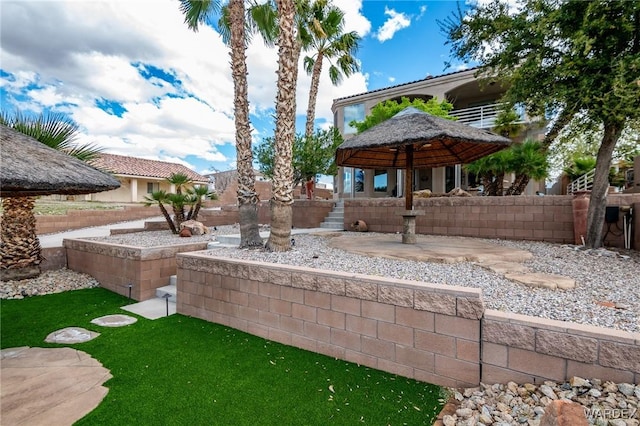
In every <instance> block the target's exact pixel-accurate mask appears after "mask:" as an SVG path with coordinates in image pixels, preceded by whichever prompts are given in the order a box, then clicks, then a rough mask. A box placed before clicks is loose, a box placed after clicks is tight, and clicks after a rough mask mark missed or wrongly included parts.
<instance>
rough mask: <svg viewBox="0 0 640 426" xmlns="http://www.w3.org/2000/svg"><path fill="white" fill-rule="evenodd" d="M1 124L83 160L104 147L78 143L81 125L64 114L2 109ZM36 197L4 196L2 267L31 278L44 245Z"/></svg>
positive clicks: (0, 240)
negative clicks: (34, 114)
mask: <svg viewBox="0 0 640 426" xmlns="http://www.w3.org/2000/svg"><path fill="white" fill-rule="evenodd" d="M0 124H3V125H5V126H7V127H11V128H13V129H15V130H17V131H19V132H21V133H24V134H25V135H28V136H31V137H33V138H34V139H36V140H38V141H40V142H42V143H43V144H45V145H47V146H49V147H51V148H53V149H56V150H59V151H62V152H65V153H67V154H69V155H71V156H73V157H75V158H78V159H80V160H83V161H87V162H90V161H91V160H94V159H95V158H96V157H97V156H98V155H99V154H100V152H101V151H102V149H100V148H98V147H97V146H96V145H94V144H83V145H82V144H81V145H78V144H76V143H75V141H76V139H77V135H78V130H79V127H78V125H77V124H76V123H75V122H74V121H73V120H72V119H71V118H69V117H68V116H66V115H64V114H59V113H51V112H48V113H42V114H40V115H39V116H37V117H29V116H27V115H24V114H22V113H20V112H17V113H15V114H13V115H10V114H7V113H2V114H0ZM35 200H36V198H35V197H5V198H3V199H2V209H3V214H2V230H1V231H0V260H1V267H2V269H3V270H9V269H11V270H13V271H12V272H13V273H12V274H11V275H12V276H13V277H15V278H31V277H35V276H38V275H39V274H40V263H41V262H42V248H41V247H40V240H38V235H37V234H36V218H35V216H34V214H33V207H34V206H35ZM18 237H19V238H18ZM18 271H20V272H18Z"/></svg>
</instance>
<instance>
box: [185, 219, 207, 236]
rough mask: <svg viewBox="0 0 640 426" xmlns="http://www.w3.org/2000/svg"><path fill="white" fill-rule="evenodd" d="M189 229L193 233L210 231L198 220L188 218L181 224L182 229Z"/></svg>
mask: <svg viewBox="0 0 640 426" xmlns="http://www.w3.org/2000/svg"><path fill="white" fill-rule="evenodd" d="M183 229H188V230H189V231H191V235H204V234H208V233H209V228H207V227H206V226H204V225H203V224H202V222H198V221H197V220H186V221H184V222H182V223H181V224H180V230H181V231H182V230H183Z"/></svg>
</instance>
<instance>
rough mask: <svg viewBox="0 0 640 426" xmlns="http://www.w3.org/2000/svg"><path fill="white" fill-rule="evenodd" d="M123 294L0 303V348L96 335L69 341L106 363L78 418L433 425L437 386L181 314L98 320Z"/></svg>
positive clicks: (95, 421) (81, 293) (80, 293)
mask: <svg viewBox="0 0 640 426" xmlns="http://www.w3.org/2000/svg"><path fill="white" fill-rule="evenodd" d="M129 302H130V301H129V300H127V299H126V298H124V297H122V296H120V295H117V294H115V293H112V292H110V291H107V290H104V289H101V288H95V289H87V290H77V291H69V292H65V293H59V294H54V295H48V296H37V297H31V298H28V299H22V300H2V301H1V302H0V319H1V325H2V326H1V333H0V336H1V339H0V344H1V346H2V348H10V347H17V346H31V347H62V346H65V345H58V344H48V343H45V342H44V339H45V337H46V336H47V335H48V334H49V333H51V332H52V331H55V330H58V329H61V328H64V327H70V326H77V327H84V328H86V329H89V330H94V331H97V332H99V333H101V335H100V336H99V337H98V338H96V339H94V340H92V341H89V342H85V343H80V344H75V345H68V346H71V347H74V348H76V349H79V350H82V351H85V352H87V353H89V354H91V356H92V357H93V358H96V359H97V360H99V361H100V362H101V363H102V364H103V365H104V366H105V368H107V369H109V370H110V371H111V374H112V375H113V378H112V379H110V380H109V381H108V382H106V383H105V386H106V387H108V388H109V393H108V394H107V396H106V397H105V398H104V400H103V401H102V403H101V404H100V405H99V406H98V407H97V408H96V409H95V410H94V411H92V412H91V413H89V414H88V415H87V416H86V417H84V418H83V419H81V420H80V421H78V422H77V423H76V424H78V425H101V426H102V425H118V426H122V425H133V424H135V425H190V426H198V425H215V424H219V425H325V424H338V425H351V424H361V423H363V424H370V425H387V424H392V425H400V424H410V425H418V424H426V425H430V424H432V423H433V421H434V419H435V417H436V416H437V414H438V412H439V411H440V409H441V408H442V391H441V388H439V387H438V386H434V385H430V384H426V383H421V382H417V381H415V380H410V379H407V378H404V377H400V376H395V375H393V374H389V373H384V372H382V371H379V370H373V369H370V368H366V367H362V366H358V365H356V364H353V363H349V362H345V361H340V360H336V359H333V358H330V357H326V356H324V355H319V354H315V353H312V352H308V351H305V350H301V349H297V348H294V347H290V346H285V345H281V344H279V343H275V342H271V341H268V340H265V339H262V338H259V337H256V336H252V335H250V334H246V333H243V332H241V331H238V330H234V329H231V328H228V327H224V326H221V325H217V324H213V323H209V322H206V321H202V320H199V319H196V318H191V317H186V316H183V315H172V316H170V317H166V318H161V319H157V320H154V321H151V320H147V319H145V318H142V317H139V318H138V322H136V323H135V324H132V325H129V326H126V327H119V328H110V327H100V326H97V325H94V324H91V323H90V321H91V320H92V319H94V318H97V317H99V316H103V315H108V314H117V313H125V314H129V313H128V312H125V311H122V310H120V309H119V308H120V306H124V305H127V304H128V303H129Z"/></svg>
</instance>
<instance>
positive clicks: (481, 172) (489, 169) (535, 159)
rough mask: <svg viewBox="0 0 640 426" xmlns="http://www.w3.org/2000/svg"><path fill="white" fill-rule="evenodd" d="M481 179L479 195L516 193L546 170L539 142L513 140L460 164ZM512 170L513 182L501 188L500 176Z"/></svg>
mask: <svg viewBox="0 0 640 426" xmlns="http://www.w3.org/2000/svg"><path fill="white" fill-rule="evenodd" d="M464 167H465V169H466V170H467V171H468V172H470V173H473V174H475V175H476V176H478V177H479V178H480V180H481V182H482V186H483V192H482V194H483V195H489V196H501V195H520V194H522V193H523V192H524V190H525V188H526V187H527V184H528V183H529V180H531V179H534V180H540V179H544V178H545V177H547V175H548V173H549V161H548V160H547V152H546V151H545V150H544V148H543V145H542V144H541V143H540V142H538V141H534V140H531V139H529V140H526V141H525V142H523V143H516V144H513V145H512V146H511V147H509V148H508V149H505V150H502V151H498V152H496V153H495V154H491V155H487V156H486V157H483V158H480V159H479V160H476V161H474V162H473V163H470V164H467V165H465V166H464ZM507 173H515V179H514V181H513V183H512V184H511V185H510V186H509V187H508V188H507V189H506V190H505V189H504V176H505V174H507Z"/></svg>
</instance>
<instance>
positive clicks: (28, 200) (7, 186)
mask: <svg viewBox="0 0 640 426" xmlns="http://www.w3.org/2000/svg"><path fill="white" fill-rule="evenodd" d="M0 161H1V162H2V167H0V197H2V207H3V213H2V229H1V231H0V234H1V242H2V244H0V258H1V259H0V260H1V265H0V266H1V267H0V279H2V280H3V281H5V280H14V279H25V278H31V277H35V276H37V275H39V274H40V262H41V261H42V250H41V248H40V241H39V240H38V236H37V235H36V219H35V216H34V214H33V206H34V203H35V198H34V196H36V195H49V194H90V193H94V192H101V191H107V190H110V189H115V188H118V187H120V182H119V181H118V180H117V179H116V178H114V177H113V176H111V175H109V174H107V173H105V172H102V171H100V170H98V169H95V168H93V167H91V166H90V165H88V164H87V163H84V162H83V161H80V160H78V159H76V158H73V157H71V156H69V155H67V154H65V153H64V152H60V151H57V150H55V149H53V148H50V147H48V146H46V145H45V144H43V143H42V142H40V141H38V140H36V139H34V138H32V137H30V136H27V135H25V134H23V133H20V132H18V131H16V130H14V129H11V128H9V127H7V126H4V125H0Z"/></svg>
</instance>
